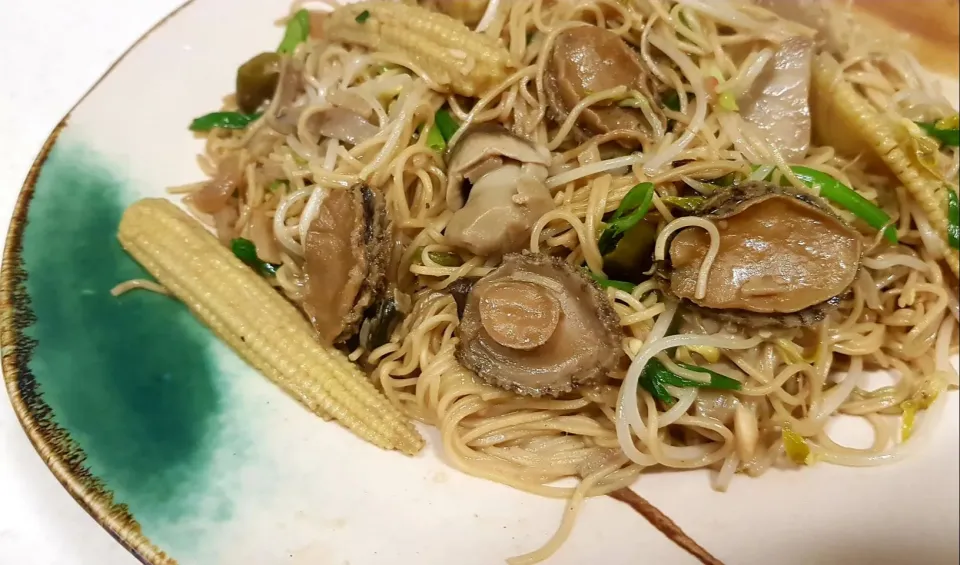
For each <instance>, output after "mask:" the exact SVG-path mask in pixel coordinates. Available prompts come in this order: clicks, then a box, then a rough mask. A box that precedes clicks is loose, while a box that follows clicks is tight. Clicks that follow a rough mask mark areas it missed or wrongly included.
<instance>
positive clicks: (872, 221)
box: [753, 166, 897, 243]
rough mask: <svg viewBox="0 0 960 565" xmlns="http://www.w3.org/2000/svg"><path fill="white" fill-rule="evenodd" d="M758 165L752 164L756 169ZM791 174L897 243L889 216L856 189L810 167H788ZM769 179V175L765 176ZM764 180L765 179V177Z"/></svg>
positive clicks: (891, 241)
mask: <svg viewBox="0 0 960 565" xmlns="http://www.w3.org/2000/svg"><path fill="white" fill-rule="evenodd" d="M758 168H759V167H757V166H754V167H753V170H754V171H756V170H757V169H758ZM790 170H792V171H793V174H795V175H796V176H797V178H798V179H800V181H801V182H802V183H803V184H805V185H807V186H809V187H810V188H815V189H818V190H819V192H820V196H822V197H824V198H826V199H827V200H829V201H830V202H833V203H834V204H836V205H838V206H840V207H841V208H845V209H847V210H849V211H850V212H853V215H855V216H856V217H858V218H860V219H861V220H863V221H864V222H866V223H867V225H869V226H870V227H872V228H875V229H878V230H880V229H884V228H885V229H884V232H883V235H884V237H886V238H887V240H888V241H889V242H890V243H897V229H896V228H895V227H894V226H891V225H889V224H890V216H889V215H887V213H886V212H884V211H883V210H882V209H881V208H880V207H879V206H877V205H876V204H874V203H873V202H870V201H869V200H867V199H866V198H864V197H862V196H860V194H858V193H857V191H856V190H854V189H852V188H850V187H849V186H847V185H845V184H843V183H842V182H840V181H838V180H837V179H835V178H833V177H831V176H830V175H828V174H826V173H823V172H820V171H818V170H816V169H811V168H810V167H801V166H795V167H790ZM767 178H768V179H769V177H767ZM765 180H766V179H765Z"/></svg>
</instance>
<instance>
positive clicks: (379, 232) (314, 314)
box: [303, 184, 389, 344]
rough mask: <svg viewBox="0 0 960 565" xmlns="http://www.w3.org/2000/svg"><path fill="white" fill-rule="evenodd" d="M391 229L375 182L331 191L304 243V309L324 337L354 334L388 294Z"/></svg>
mask: <svg viewBox="0 0 960 565" xmlns="http://www.w3.org/2000/svg"><path fill="white" fill-rule="evenodd" d="M388 233H389V226H388V225H387V220H386V211H385V207H384V205H383V202H382V199H381V198H380V197H379V196H378V195H377V193H376V192H374V191H373V190H372V189H371V188H370V187H368V186H367V185H365V184H360V185H356V186H354V187H352V188H347V189H334V190H330V191H328V192H327V194H326V196H325V197H324V199H323V202H322V203H321V205H320V211H319V213H318V214H317V217H316V218H315V219H314V220H313V221H312V222H311V223H310V227H309V229H308V230H307V238H306V241H305V243H304V271H305V273H306V296H305V298H304V301H303V309H304V311H305V312H306V313H307V317H308V318H309V319H310V321H311V323H313V327H314V328H315V329H316V331H317V335H318V338H319V339H320V341H321V342H323V343H327V344H333V343H341V342H343V341H346V340H348V339H350V338H351V337H353V336H354V335H355V334H356V333H357V331H358V330H359V328H360V322H361V321H362V320H363V313H364V311H365V310H366V309H367V308H368V307H369V306H370V305H371V304H374V303H375V302H377V301H378V299H379V297H380V295H381V294H382V293H383V289H384V287H385V283H386V267H387V261H388V259H389V252H388V249H389V246H388V245H387V239H388V238H387V234H388Z"/></svg>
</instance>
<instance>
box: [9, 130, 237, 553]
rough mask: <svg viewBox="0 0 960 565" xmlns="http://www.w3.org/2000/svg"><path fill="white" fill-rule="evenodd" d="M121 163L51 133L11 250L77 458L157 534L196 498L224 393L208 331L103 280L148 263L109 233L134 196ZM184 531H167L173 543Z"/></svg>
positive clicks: (168, 305) (138, 273) (36, 355)
mask: <svg viewBox="0 0 960 565" xmlns="http://www.w3.org/2000/svg"><path fill="white" fill-rule="evenodd" d="M122 169H123V168H122V167H117V166H115V165H114V164H112V163H108V162H105V160H104V159H103V158H102V157H100V156H98V155H97V154H95V153H94V152H92V151H90V150H88V149H85V148H84V147H83V146H82V145H80V144H77V143H74V142H72V141H69V140H68V139H63V138H61V141H59V142H58V143H57V144H56V146H55V147H54V149H53V151H52V152H51V154H50V156H49V158H48V160H47V162H46V163H45V165H44V167H43V169H42V171H41V173H40V177H39V179H38V182H37V186H36V192H35V195H34V197H33V200H32V202H31V204H30V207H29V212H28V216H27V225H26V229H25V233H24V239H23V241H24V244H23V254H22V259H23V268H24V270H25V272H26V276H27V280H26V290H27V294H28V295H29V299H30V304H31V306H32V309H33V313H34V315H35V322H34V323H33V324H32V325H31V326H30V327H29V328H27V330H26V334H27V335H28V336H29V337H31V338H32V339H33V340H35V344H36V345H35V349H34V350H33V354H32V357H31V360H30V362H29V365H28V366H29V369H30V372H31V373H32V377H33V378H34V379H35V380H36V389H37V390H38V392H39V393H40V394H41V395H42V398H43V400H44V402H45V403H46V404H47V405H48V406H49V408H50V413H52V414H53V420H54V422H55V423H56V424H57V425H58V426H59V427H60V428H62V429H63V430H65V431H66V432H67V434H69V438H70V440H71V441H72V442H73V444H74V445H75V446H76V447H79V448H80V449H81V450H82V451H83V454H84V457H85V461H84V464H85V466H86V467H87V469H88V470H89V472H90V473H91V474H92V475H93V476H94V477H95V478H96V479H98V480H99V481H100V482H101V483H102V484H103V487H104V488H105V489H106V490H108V491H111V492H112V493H113V497H114V501H115V502H117V503H122V504H125V505H127V506H128V507H129V509H130V512H131V513H132V514H133V515H134V516H135V517H136V519H137V521H138V522H139V523H140V524H141V526H142V528H143V530H144V533H145V534H147V536H148V537H155V536H156V537H166V536H165V535H164V532H165V531H167V530H166V529H165V526H168V525H169V526H173V525H175V524H176V523H178V522H180V521H181V520H183V519H188V518H189V517H191V516H193V515H195V514H196V513H197V512H201V509H200V508H199V506H198V505H200V504H201V503H202V502H201V498H202V495H207V493H208V491H207V487H208V486H209V484H210V483H211V481H212V480H213V479H212V478H211V477H209V476H208V475H209V469H210V465H211V461H212V458H213V450H214V446H215V445H216V443H217V442H218V439H219V438H218V435H219V434H220V433H221V432H220V431H219V424H220V423H219V422H218V416H219V414H220V412H221V408H222V404H223V401H222V394H221V391H220V390H219V389H218V386H217V382H216V369H215V364H214V361H213V360H211V359H210V358H209V356H210V354H209V351H208V350H209V345H210V343H211V340H212V339H213V337H212V334H210V333H209V332H208V330H206V328H204V327H203V326H202V325H200V323H199V322H197V321H196V320H195V319H194V318H193V317H192V316H191V314H190V313H189V311H188V310H187V309H186V308H185V307H184V306H183V305H182V304H180V303H178V302H176V301H174V300H171V299H170V298H167V297H164V296H161V295H157V294H153V293H149V292H132V293H128V294H126V295H124V296H121V297H119V298H115V297H113V296H112V295H111V294H110V289H111V288H112V287H113V286H114V285H116V284H117V283H119V282H122V281H124V280H129V279H131V278H138V277H145V276H147V275H146V273H145V272H144V271H143V270H142V269H141V268H140V267H139V266H138V265H137V264H136V263H135V262H134V261H133V260H132V259H130V258H129V256H128V255H127V254H126V253H125V252H124V251H123V250H122V248H121V247H120V245H119V243H118V242H117V239H116V229H117V225H118V223H119V221H120V216H121V214H122V212H123V208H124V206H125V205H126V204H128V203H129V200H130V199H131V198H133V197H134V193H133V191H127V189H126V187H125V181H124V177H123V174H122ZM28 378H29V377H28ZM209 502H210V501H209V500H207V501H205V502H204V503H205V504H209ZM223 504H224V505H223V506H221V512H227V513H228V510H229V505H228V502H227V501H226V499H225V500H224V501H223ZM221 517H225V516H224V515H222V516H221ZM169 531H170V532H171V534H172V533H173V532H172V530H169ZM185 533H186V532H184V531H182V530H178V531H177V532H176V534H175V538H176V539H177V543H176V545H178V546H180V547H181V548H182V547H184V545H185V542H188V540H186V539H184V538H185V537H190V536H189V534H188V535H187V536H184V534H185ZM157 541H159V540H157Z"/></svg>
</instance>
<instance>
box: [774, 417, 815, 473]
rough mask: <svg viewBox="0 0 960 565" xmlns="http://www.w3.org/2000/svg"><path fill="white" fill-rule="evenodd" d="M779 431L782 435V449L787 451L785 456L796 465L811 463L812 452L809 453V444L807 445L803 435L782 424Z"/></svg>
mask: <svg viewBox="0 0 960 565" xmlns="http://www.w3.org/2000/svg"><path fill="white" fill-rule="evenodd" d="M780 433H781V435H782V437H783V449H784V451H786V452H787V457H789V458H790V459H791V460H792V461H793V462H794V463H796V464H797V465H810V464H812V463H813V454H812V453H810V446H809V445H807V440H805V439H803V436H801V435H800V434H798V433H797V432H795V431H793V430H791V429H790V428H789V427H787V426H784V427H783V429H781V430H780Z"/></svg>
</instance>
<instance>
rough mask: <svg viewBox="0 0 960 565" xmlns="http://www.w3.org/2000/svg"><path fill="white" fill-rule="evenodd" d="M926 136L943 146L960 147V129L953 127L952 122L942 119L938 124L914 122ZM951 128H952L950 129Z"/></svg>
mask: <svg viewBox="0 0 960 565" xmlns="http://www.w3.org/2000/svg"><path fill="white" fill-rule="evenodd" d="M915 123H916V124H917V125H918V126H920V129H922V130H923V131H924V132H926V134H927V135H929V136H930V137H932V138H934V139H936V140H937V141H939V142H940V143H942V144H943V145H949V146H950V147H958V146H960V128H958V127H957V126H955V125H953V123H952V120H950V119H949V118H948V119H944V120H940V121H938V122H915ZM950 126H953V127H950Z"/></svg>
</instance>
